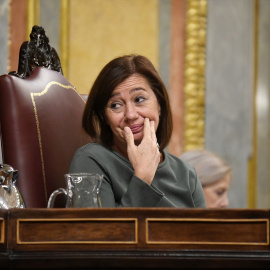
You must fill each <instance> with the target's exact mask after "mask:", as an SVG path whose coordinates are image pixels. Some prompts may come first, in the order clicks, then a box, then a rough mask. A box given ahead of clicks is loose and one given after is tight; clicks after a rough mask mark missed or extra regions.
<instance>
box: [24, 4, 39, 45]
mask: <svg viewBox="0 0 270 270" xmlns="http://www.w3.org/2000/svg"><path fill="white" fill-rule="evenodd" d="M39 17H40V16H39V0H27V29H26V30H27V31H26V40H29V35H30V33H31V31H32V27H33V26H34V25H39Z"/></svg>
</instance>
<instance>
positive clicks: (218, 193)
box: [216, 189, 225, 196]
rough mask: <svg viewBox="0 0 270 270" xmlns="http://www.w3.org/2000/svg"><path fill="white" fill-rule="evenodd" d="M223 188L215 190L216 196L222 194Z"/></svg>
mask: <svg viewBox="0 0 270 270" xmlns="http://www.w3.org/2000/svg"><path fill="white" fill-rule="evenodd" d="M224 192H225V190H224V189H219V190H217V191H216V193H217V195H218V196H222V195H223V194H224Z"/></svg>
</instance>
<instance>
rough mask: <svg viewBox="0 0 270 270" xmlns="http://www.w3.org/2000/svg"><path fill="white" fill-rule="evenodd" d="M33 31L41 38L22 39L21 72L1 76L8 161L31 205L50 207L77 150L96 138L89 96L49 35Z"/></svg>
mask: <svg viewBox="0 0 270 270" xmlns="http://www.w3.org/2000/svg"><path fill="white" fill-rule="evenodd" d="M35 27H36V26H35ZM35 29H37V27H36V28H35ZM40 29H41V30H42V29H43V28H41V27H40V28H38V30H40ZM33 31H34V27H33V30H32V33H31V34H32V36H34V38H36V39H39V41H37V40H34V38H31V41H32V44H31V46H27V45H28V44H26V43H25V42H24V43H23V45H22V47H23V48H22V47H21V50H20V61H19V68H18V72H11V73H10V74H8V75H2V76H0V137H1V143H2V156H3V163H5V164H9V165H10V166H12V167H13V168H14V169H16V170H18V182H17V186H18V189H19V190H20V192H21V194H22V197H23V199H24V202H25V204H26V207H27V208H29V207H33V208H39V207H46V206H47V201H48V197H49V196H50V194H51V193H52V192H53V191H54V190H55V189H57V188H59V187H65V181H64V174H65V173H67V172H68V168H69V164H70V162H71V159H72V156H73V154H74V152H75V151H76V149H77V148H79V147H80V146H81V145H84V144H86V143H87V142H90V141H91V140H90V138H89V137H88V136H87V135H86V134H85V133H84V132H83V130H82V128H81V118H82V113H83V110H84V106H85V99H84V98H83V97H82V96H81V95H80V94H79V93H78V92H77V91H76V89H75V87H74V86H72V85H71V84H70V83H69V82H68V80H67V79H66V78H65V77H64V76H63V75H62V69H61V65H60V60H59V58H58V55H57V53H56V52H55V51H54V50H52V48H51V47H50V46H49V44H48V42H45V41H46V38H44V37H43V39H42V37H41V34H42V33H41V34H40V33H35V35H34V33H33ZM43 31H44V30H43ZM44 35H45V32H44ZM30 37H31V35H30ZM44 40H45V41H44ZM31 41H30V42H29V43H31ZM35 42H36V44H34V43H35ZM44 42H45V43H44ZM42 48H43V49H42ZM52 51H53V55H52V54H51V53H50V52H52Z"/></svg>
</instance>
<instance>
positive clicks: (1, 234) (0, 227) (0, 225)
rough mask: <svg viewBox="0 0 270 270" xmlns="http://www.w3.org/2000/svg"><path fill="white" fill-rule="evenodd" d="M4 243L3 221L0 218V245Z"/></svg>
mask: <svg viewBox="0 0 270 270" xmlns="http://www.w3.org/2000/svg"><path fill="white" fill-rule="evenodd" d="M4 243H5V219H4V218H0V244H4Z"/></svg>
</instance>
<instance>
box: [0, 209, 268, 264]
mask: <svg viewBox="0 0 270 270" xmlns="http://www.w3.org/2000/svg"><path fill="white" fill-rule="evenodd" d="M0 225H1V236H0V269H217V268H218V269H269V268H270V247H269V210H234V209H232V210H200V209H172V208H158V209H157V208H122V209H20V210H18V209H12V210H9V211H4V210H2V211H0Z"/></svg>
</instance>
